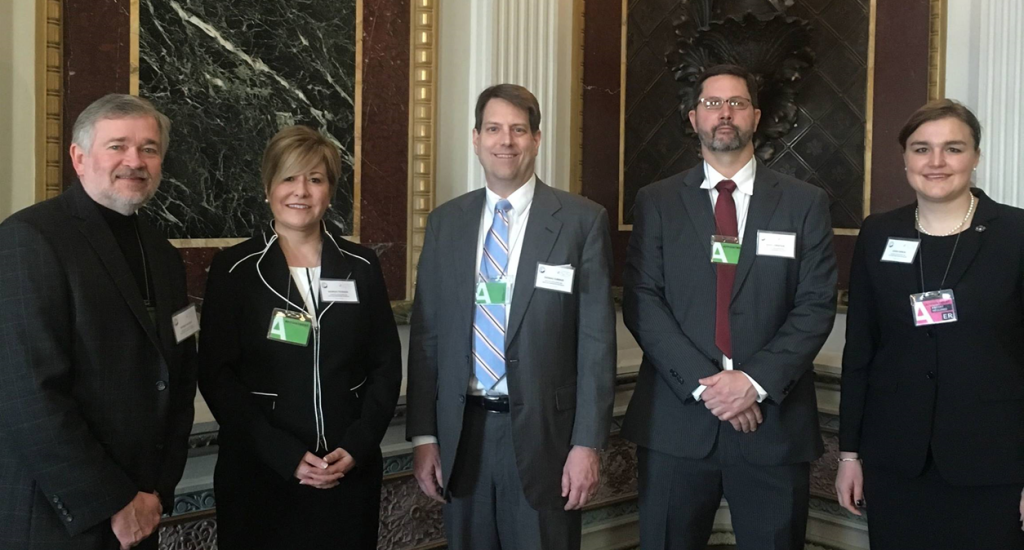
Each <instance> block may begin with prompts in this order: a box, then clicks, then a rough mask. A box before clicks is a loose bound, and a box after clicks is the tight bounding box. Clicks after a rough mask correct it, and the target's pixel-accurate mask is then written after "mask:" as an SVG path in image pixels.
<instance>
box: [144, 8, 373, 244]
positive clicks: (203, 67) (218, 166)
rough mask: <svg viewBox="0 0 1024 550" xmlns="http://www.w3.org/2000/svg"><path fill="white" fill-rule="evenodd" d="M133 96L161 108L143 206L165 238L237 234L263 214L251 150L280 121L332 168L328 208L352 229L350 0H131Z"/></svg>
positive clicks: (256, 150) (257, 155)
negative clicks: (309, 135) (156, 169)
mask: <svg viewBox="0 0 1024 550" xmlns="http://www.w3.org/2000/svg"><path fill="white" fill-rule="evenodd" d="M139 10H140V12H139V65H140V67H139V94H140V95H141V96H143V97H146V98H148V99H150V100H151V101H153V102H154V104H156V105H157V107H158V108H159V109H161V110H162V111H163V112H164V113H165V114H167V116H169V117H170V118H171V120H172V121H173V123H172V130H171V150H170V152H169V154H168V156H167V158H166V159H165V161H164V181H163V184H162V189H161V192H160V193H159V194H158V195H157V197H155V198H154V200H153V201H152V202H151V203H150V205H149V207H148V208H147V209H146V212H147V215H148V216H149V217H150V218H151V219H152V220H153V221H154V222H155V223H156V224H158V225H159V226H160V227H161V228H162V229H163V230H164V231H165V232H166V233H167V235H168V236H169V237H171V238H192V239H197V238H219V237H248V236H250V235H252V234H253V232H254V230H258V228H259V227H262V225H263V224H264V223H265V222H266V221H267V220H269V219H270V212H269V209H268V208H267V207H266V205H265V204H264V203H263V198H264V192H263V189H262V186H261V185H260V160H261V158H262V154H263V149H264V147H265V146H266V144H267V142H268V141H269V140H270V138H271V136H273V135H274V133H276V132H277V131H278V130H279V129H280V128H282V127H284V126H288V125H291V124H303V125H308V126H311V127H314V128H317V129H318V130H320V131H321V132H322V133H323V134H324V135H326V136H328V137H329V138H330V139H331V140H332V141H333V142H334V143H335V144H336V145H338V147H339V148H340V149H341V151H342V154H341V157H342V165H343V171H342V176H341V178H340V184H339V186H338V192H337V195H336V197H335V199H334V202H333V208H332V209H331V210H328V213H327V216H326V217H327V218H329V219H331V220H332V221H334V222H336V223H338V224H339V225H341V226H342V228H343V229H344V230H345V231H346V232H347V233H348V234H352V233H353V231H352V230H353V198H354V181H353V166H354V164H355V162H356V158H355V153H354V136H355V132H354V129H355V89H356V88H355V87H356V73H355V49H356V48H355V39H356V13H355V0H340V1H339V0H304V1H302V2H293V1H290V0H235V1H233V2H222V1H218V0H141V1H140V3H139Z"/></svg>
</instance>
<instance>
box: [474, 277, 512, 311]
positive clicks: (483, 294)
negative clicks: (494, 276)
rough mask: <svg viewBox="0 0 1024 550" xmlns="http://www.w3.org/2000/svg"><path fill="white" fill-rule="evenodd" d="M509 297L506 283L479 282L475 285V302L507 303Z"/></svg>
mask: <svg viewBox="0 0 1024 550" xmlns="http://www.w3.org/2000/svg"><path fill="white" fill-rule="evenodd" d="M508 298H509V293H508V283H506V282H504V281H498V282H480V283H477V285H476V303H477V304H479V305H484V306H493V305H500V304H507V303H508Z"/></svg>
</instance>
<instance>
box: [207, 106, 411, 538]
mask: <svg viewBox="0 0 1024 550" xmlns="http://www.w3.org/2000/svg"><path fill="white" fill-rule="evenodd" d="M262 171H263V183H264V189H265V191H266V197H267V202H268V203H269V205H270V209H271V211H272V212H273V215H274V221H273V222H272V224H271V225H270V226H269V227H268V228H267V229H266V230H264V231H263V232H262V234H258V235H256V236H255V237H253V238H252V239H249V240H248V241H245V242H243V243H241V244H239V245H237V246H234V247H232V248H230V249H228V250H225V251H224V252H222V253H220V254H218V255H217V257H216V258H215V259H214V261H213V265H212V267H211V268H210V277H209V281H208V283H207V290H206V298H205V302H204V307H203V315H202V333H201V334H202V335H201V337H200V349H201V352H200V373H199V380H200V382H199V384H200V388H201V390H202V393H203V396H204V397H205V398H206V401H207V403H209V405H210V409H211V410H212V411H213V414H214V416H215V417H216V418H217V421H218V422H219V423H220V435H219V445H220V451H219V455H218V461H217V467H216V471H215V473H214V489H215V491H216V495H217V521H218V539H219V540H218V544H219V547H220V548H221V549H222V550H231V549H245V550H253V549H260V548H266V549H268V550H270V549H274V550H279V549H282V548H304V549H320V548H356V549H365V550H369V549H375V548H376V547H377V525H378V517H379V507H380V487H381V477H382V473H383V470H382V459H381V453H380V442H381V439H382V438H383V437H384V432H385V431H386V430H387V427H388V424H389V422H390V421H391V419H392V415H393V414H394V410H395V402H396V401H397V399H398V392H399V386H400V384H401V378H402V362H401V344H400V343H399V339H398V332H397V329H396V327H395V321H394V317H393V315H392V313H391V306H390V303H389V302H388V293H387V289H386V288H385V285H384V277H383V275H382V273H381V268H380V264H379V263H378V261H377V256H376V254H374V253H373V251H371V250H369V249H367V248H365V247H362V246H359V245H356V244H353V243H351V242H349V241H346V240H345V239H344V238H342V236H341V234H340V230H339V228H338V227H336V226H334V225H333V224H329V223H327V222H325V221H324V220H323V215H324V213H325V212H326V210H327V208H328V205H329V204H330V200H331V197H332V196H333V194H334V191H335V189H336V188H337V184H338V177H339V174H340V158H339V153H338V150H337V148H336V147H335V146H334V145H333V144H331V142H329V141H328V140H327V139H325V138H324V137H323V136H321V135H320V134H319V133H318V132H317V131H316V130H313V129H311V128H306V127H302V126H293V127H289V128H285V129H284V130H281V131H280V132H278V134H277V135H275V136H274V138H273V139H272V140H271V141H270V143H269V145H268V146H267V150H266V152H265V153H264V159H263V169H262Z"/></svg>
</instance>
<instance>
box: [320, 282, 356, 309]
mask: <svg viewBox="0 0 1024 550" xmlns="http://www.w3.org/2000/svg"><path fill="white" fill-rule="evenodd" d="M320 301H321V302H341V303H343V304H358V303H359V292H358V291H356V282H355V281H343V280H339V279H320Z"/></svg>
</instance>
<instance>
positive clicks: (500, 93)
mask: <svg viewBox="0 0 1024 550" xmlns="http://www.w3.org/2000/svg"><path fill="white" fill-rule="evenodd" d="M492 99H503V100H505V101H507V102H509V103H511V104H512V105H513V106H515V107H516V108H518V109H521V110H523V111H526V115H527V117H528V118H529V119H530V133H531V134H536V133H537V131H538V130H540V104H539V103H537V98H536V97H534V95H533V94H532V93H530V90H527V89H526V88H524V87H522V86H517V85H515V84H496V85H494V86H491V87H490V88H487V89H486V90H484V91H483V92H480V97H478V98H477V99H476V126H474V128H476V131H477V132H479V131H480V128H481V127H482V126H483V124H484V108H486V107H487V104H488V103H489V102H490V101H491V100H492Z"/></svg>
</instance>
